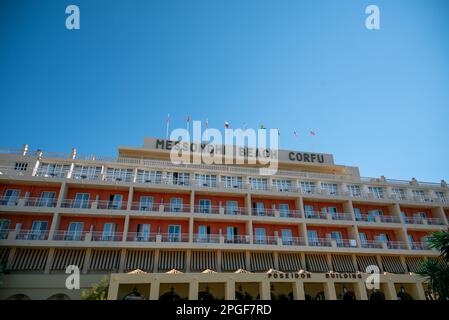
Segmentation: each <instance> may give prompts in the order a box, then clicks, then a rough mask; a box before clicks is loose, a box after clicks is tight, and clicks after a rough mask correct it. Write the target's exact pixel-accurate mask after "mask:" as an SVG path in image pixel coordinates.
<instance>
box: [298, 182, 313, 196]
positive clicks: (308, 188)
mask: <svg viewBox="0 0 449 320" xmlns="http://www.w3.org/2000/svg"><path fill="white" fill-rule="evenodd" d="M299 187H300V188H301V192H302V193H315V182H310V181H300V182H299Z"/></svg>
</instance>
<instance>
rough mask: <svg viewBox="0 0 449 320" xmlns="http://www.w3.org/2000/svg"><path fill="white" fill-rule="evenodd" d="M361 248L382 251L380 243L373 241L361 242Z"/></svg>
mask: <svg viewBox="0 0 449 320" xmlns="http://www.w3.org/2000/svg"><path fill="white" fill-rule="evenodd" d="M361 247H362V248H366V249H383V248H384V246H383V245H382V242H379V241H375V240H362V241H361Z"/></svg>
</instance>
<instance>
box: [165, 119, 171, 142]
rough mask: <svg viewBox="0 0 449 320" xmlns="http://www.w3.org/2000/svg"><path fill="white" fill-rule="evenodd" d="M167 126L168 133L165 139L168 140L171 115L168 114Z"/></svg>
mask: <svg viewBox="0 0 449 320" xmlns="http://www.w3.org/2000/svg"><path fill="white" fill-rule="evenodd" d="M166 126H167V132H166V133H165V139H168V128H169V127H170V113H169V114H167V123H166Z"/></svg>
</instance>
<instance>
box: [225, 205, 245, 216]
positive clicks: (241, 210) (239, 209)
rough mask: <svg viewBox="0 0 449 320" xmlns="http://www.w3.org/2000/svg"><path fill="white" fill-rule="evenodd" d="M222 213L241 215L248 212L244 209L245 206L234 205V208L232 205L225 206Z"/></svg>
mask: <svg viewBox="0 0 449 320" xmlns="http://www.w3.org/2000/svg"><path fill="white" fill-rule="evenodd" d="M224 214H226V215H231V216H232V215H234V216H235V215H240V216H242V215H247V214H248V210H246V208H243V207H235V208H233V207H225V210H224Z"/></svg>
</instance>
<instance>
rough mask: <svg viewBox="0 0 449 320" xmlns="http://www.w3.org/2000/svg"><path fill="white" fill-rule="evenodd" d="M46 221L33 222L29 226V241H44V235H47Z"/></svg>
mask: <svg viewBox="0 0 449 320" xmlns="http://www.w3.org/2000/svg"><path fill="white" fill-rule="evenodd" d="M47 224H48V222H47V221H39V220H35V221H33V224H32V226H31V233H30V234H29V236H28V238H29V240H45V234H46V233H47Z"/></svg>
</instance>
